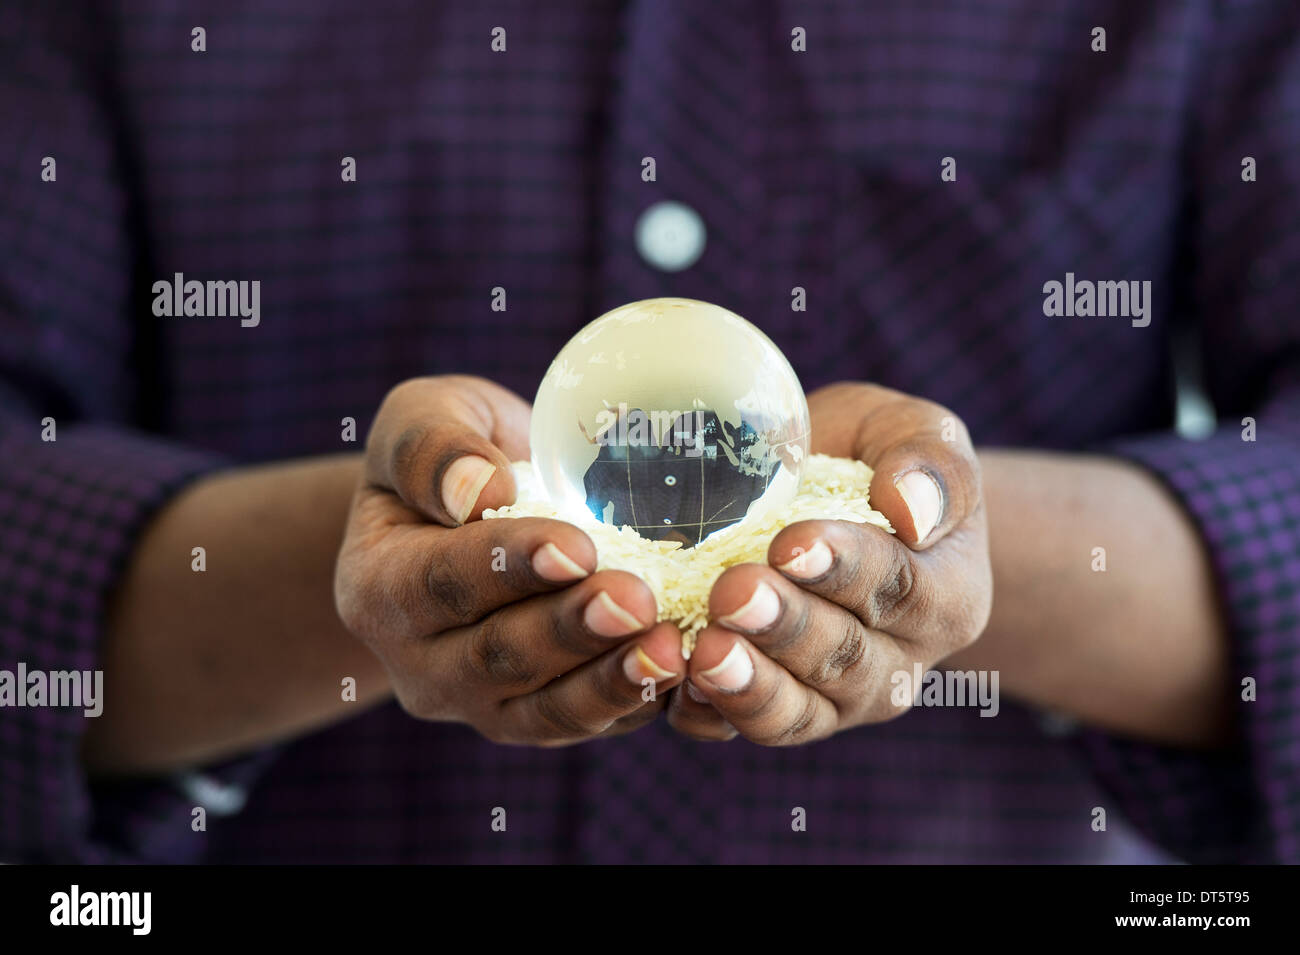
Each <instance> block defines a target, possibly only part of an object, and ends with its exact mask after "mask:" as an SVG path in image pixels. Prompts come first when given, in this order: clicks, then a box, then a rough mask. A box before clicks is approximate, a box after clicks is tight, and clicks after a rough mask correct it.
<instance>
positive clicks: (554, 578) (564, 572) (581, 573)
mask: <svg viewBox="0 0 1300 955" xmlns="http://www.w3.org/2000/svg"><path fill="white" fill-rule="evenodd" d="M533 571H534V572H535V573H536V574H537V576H538V577H541V578H542V579H543V580H549V581H551V582H553V583H567V582H568V581H570V580H581V579H582V578H583V577H586V576H587V572H586V571H585V570H583V568H582V565H581V564H579V563H578V562H577V561H576V560H574V559H573V558H572V557H570V556H569V555H568V554H566V553H565V552H564V551H562V550H560V548H558V547H556V546H555V545H554V544H552V543H550V542H547V543H545V544H543V545H542V546H541V547H539V548H537V551H536V553H534V554H533Z"/></svg>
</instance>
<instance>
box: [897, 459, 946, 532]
mask: <svg viewBox="0 0 1300 955" xmlns="http://www.w3.org/2000/svg"><path fill="white" fill-rule="evenodd" d="M894 487H896V488H898V493H899V494H901V495H902V496H903V503H904V504H906V505H907V510H908V511H909V512H910V513H911V515H912V526H913V527H915V528H916V542H917V543H918V544H919V543H921V541H923V540H925V539H926V537H928V536H929V534H930V531H932V530H934V527H935V525H936V524H938V523H939V518H940V517H942V516H943V492H941V491H940V490H939V485H938V484H936V483H935V481H934V478H932V477H930V475H928V474H926V473H925V472H924V471H908V472H907V473H906V474H904V475H903V476H902V477H901V478H899V479H898V480H897V481H895V482H894Z"/></svg>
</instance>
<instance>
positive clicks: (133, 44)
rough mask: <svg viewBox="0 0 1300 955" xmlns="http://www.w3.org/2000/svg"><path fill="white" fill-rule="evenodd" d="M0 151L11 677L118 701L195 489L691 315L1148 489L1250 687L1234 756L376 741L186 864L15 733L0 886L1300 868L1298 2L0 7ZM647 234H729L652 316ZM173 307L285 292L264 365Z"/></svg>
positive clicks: (316, 747) (386, 711)
mask: <svg viewBox="0 0 1300 955" xmlns="http://www.w3.org/2000/svg"><path fill="white" fill-rule="evenodd" d="M196 26H202V27H204V28H205V29H206V31H207V51H206V52H205V53H196V52H193V51H192V50H191V47H190V37H191V30H192V29H193V28H194V27H196ZM497 26H502V27H504V28H506V30H507V36H508V48H507V51H506V52H504V53H494V52H493V51H492V50H491V48H490V42H491V31H492V29H493V28H494V27H497ZM1095 26H1102V27H1104V28H1105V29H1106V31H1107V43H1108V48H1107V52H1105V53H1104V54H1100V53H1095V52H1093V51H1092V49H1091V48H1090V47H1091V39H1090V38H1091V31H1092V29H1093V27H1095ZM795 27H802V28H803V29H804V30H805V31H806V35H807V43H808V52H806V53H797V52H794V51H793V50H792V49H791V31H792V30H793V29H794V28H795ZM0 116H3V117H4V121H3V127H4V133H5V134H4V135H3V136H2V137H0V173H2V174H0V252H2V253H3V254H0V667H13V666H14V665H15V664H16V662H17V661H25V662H26V664H27V665H28V667H31V668H46V669H66V668H86V667H91V666H93V665H94V662H95V660H96V658H97V651H98V646H99V642H100V639H101V636H102V632H103V625H104V608H105V606H106V604H107V601H108V599H109V596H110V594H111V592H112V588H113V586H114V583H115V580H116V579H117V578H118V577H119V576H120V574H121V571H122V569H123V566H124V563H125V560H126V558H127V556H128V555H129V553H130V551H131V549H132V546H133V543H134V541H135V539H136V537H137V535H138V534H139V533H140V530H141V527H142V525H143V524H144V522H145V521H147V519H148V517H149V516H150V515H151V514H152V513H154V512H155V511H156V510H157V509H158V508H160V507H161V506H162V505H163V504H164V503H165V501H166V500H167V499H168V498H169V497H170V496H171V495H173V494H174V493H176V491H177V489H178V488H180V487H182V486H183V485H184V483H185V482H186V481H188V480H191V479H193V478H194V477H195V476H197V475H200V474H204V473H207V472H209V471H212V470H214V469H218V468H221V467H223V466H226V465H228V464H229V463H231V462H252V461H263V460H271V459H282V458H288V457H292V456H301V455H311V454H317V453H323V452H336V451H339V450H341V449H342V448H341V446H340V443H339V421H340V419H341V418H342V417H344V416H348V415H350V416H353V417H355V418H356V419H357V421H358V424H359V427H360V429H362V430H364V428H365V427H366V425H367V424H368V422H369V420H370V417H371V416H372V414H373V412H374V409H376V408H377V406H378V403H379V401H380V399H381V398H382V396H383V395H384V393H385V392H386V390H387V389H388V388H389V387H391V386H392V385H393V384H395V383H396V382H398V381H400V380H402V379H403V378H407V377H411V376H415V375H426V374H436V373H444V372H468V373H476V374H481V375H485V376H488V377H491V378H493V379H495V380H498V381H500V382H502V383H503V384H505V385H507V386H509V387H511V388H513V389H515V390H517V391H519V392H520V393H521V394H524V395H525V396H531V394H532V392H533V389H535V387H536V385H537V383H538V382H539V381H540V379H541V376H542V374H543V372H544V371H545V369H546V364H547V362H548V361H549V359H550V358H551V356H552V355H554V354H555V352H556V351H557V350H558V349H559V348H560V346H561V345H563V344H564V342H565V341H566V340H567V339H568V338H569V336H570V335H571V334H572V333H573V332H574V331H576V330H577V329H578V328H580V327H581V326H582V325H583V324H585V323H586V322H588V321H590V320H591V319H592V318H594V317H595V316H596V315H598V314H600V313H601V312H603V311H605V310H606V309H608V308H611V307H613V306H615V305H618V304H621V303H624V302H627V301H631V300H635V299H640V298H647V297H653V296H660V295H675V296H686V297H691V298H698V299H704V300H708V301H713V302H716V303H718V304H720V305H723V306H724V307H727V308H729V309H731V310H733V311H736V312H738V313H740V314H742V315H744V316H746V317H747V318H749V319H750V320H751V321H753V322H755V323H756V324H757V325H759V326H760V327H761V328H763V330H764V331H766V332H767V333H768V334H769V335H770V336H771V337H772V338H773V339H774V340H775V341H776V342H777V344H778V345H780V346H781V347H782V349H783V350H784V351H785V352H786V354H787V355H788V356H789V358H790V360H791V363H792V364H793V366H794V367H795V369H796V371H797V372H798V373H799V375H800V377H801V379H802V380H803V382H804V385H805V387H807V388H808V389H810V390H811V389H812V388H815V387H817V386H819V385H822V384H825V383H828V382H830V381H834V380H839V379H865V380H872V381H877V382H880V383H883V384H886V385H889V386H891V387H895V388H899V389H902V390H905V391H909V392H914V393H919V394H922V395H924V396H926V397H929V398H933V399H934V400H936V401H939V402H942V403H944V404H946V405H948V406H949V407H951V408H953V409H954V410H955V411H957V412H958V413H959V414H960V415H961V416H962V417H963V418H964V420H965V421H966V422H967V423H968V425H969V426H970V429H971V431H972V433H973V434H974V435H975V437H976V439H977V441H979V442H981V443H985V444H1002V445H1018V446H1028V447H1039V448H1054V449H1093V450H1096V449H1103V450H1108V451H1110V452H1112V453H1117V454H1122V455H1125V456H1128V457H1131V458H1132V459H1134V460H1136V461H1138V462H1141V463H1142V464H1143V465H1145V466H1147V467H1149V468H1151V469H1152V470H1153V471H1155V472H1156V473H1157V474H1159V475H1160V476H1161V478H1162V479H1163V480H1164V481H1166V482H1167V483H1168V485H1169V486H1170V487H1171V488H1172V489H1173V490H1174V491H1175V492H1176V493H1177V495H1178V496H1179V498H1180V500H1181V501H1182V503H1183V504H1184V506H1185V507H1186V508H1187V510H1188V511H1189V512H1190V513H1191V514H1192V515H1193V516H1194V518H1195V519H1196V521H1197V522H1198V524H1199V526H1200V528H1201V529H1202V532H1203V535H1204V538H1205V540H1206V541H1207V543H1208V545H1209V547H1210V549H1211V551H1212V555H1213V561H1214V567H1215V570H1216V573H1217V579H1218V583H1219V585H1220V588H1221V594H1222V601H1223V605H1224V608H1225V613H1226V615H1227V618H1228V620H1229V622H1230V628H1231V634H1232V640H1233V647H1234V655H1235V663H1236V667H1237V669H1238V675H1239V676H1240V677H1245V676H1250V677H1253V678H1254V679H1255V680H1256V681H1257V686H1258V698H1257V700H1256V701H1255V702H1254V703H1249V704H1244V703H1243V704H1242V706H1241V708H1240V713H1239V715H1240V718H1241V722H1242V735H1241V740H1240V742H1239V744H1238V745H1237V746H1236V747H1235V748H1234V749H1232V750H1231V751H1229V752H1225V753H1222V754H1218V755H1211V756H1206V755H1198V754H1190V753H1184V752H1178V751H1174V750H1170V749H1164V748H1161V747H1156V746H1151V745H1147V744H1142V743H1138V742H1134V741H1131V740H1124V739H1118V738H1114V737H1111V736H1107V735H1105V734H1102V733H1099V732H1097V731H1094V730H1083V731H1079V732H1076V733H1073V734H1070V733H1066V734H1062V733H1061V732H1059V731H1057V730H1053V729H1052V727H1053V726H1054V725H1055V724H1044V722H1043V721H1042V719H1041V718H1040V717H1041V715H1040V714H1036V713H1033V712H1030V711H1029V710H1027V709H1023V708H1019V707H1016V706H1013V705H1010V704H1007V703H1005V702H1004V704H1003V710H1002V713H1001V715H1000V716H999V718H997V719H981V718H979V716H978V714H977V712H976V711H974V710H954V709H929V710H923V709H917V710H915V711H913V712H911V713H909V714H908V715H906V716H905V717H903V718H901V719H899V720H896V721H894V722H892V723H889V724H886V725H882V726H877V727H870V728H864V729H860V730H856V731H853V732H848V733H843V734H841V735H839V736H837V737H835V738H833V739H831V740H828V741H826V742H823V743H819V744H816V745H813V746H809V747H805V748H799V749H793V750H765V749H761V748H758V747H754V746H751V745H749V744H746V743H744V742H739V741H738V742H733V743H729V744H726V745H707V744H700V743H695V742H692V741H690V740H687V739H684V738H682V737H680V736H677V735H676V734H674V733H672V732H671V731H670V730H668V729H667V727H666V726H665V725H664V724H663V723H662V721H661V722H659V723H657V724H656V725H654V726H652V727H650V728H648V729H645V730H642V731H640V732H638V733H635V734H632V735H631V736H629V737H625V738H620V739H616V740H610V741H602V742H599V743H593V744H588V745H584V746H580V747H576V748H572V749H566V750H561V751H538V750H529V749H521V748H506V747H499V746H495V745H492V744H490V743H487V742H485V741H483V740H481V739H479V738H478V737H477V736H476V735H475V734H474V733H473V732H472V731H470V730H468V729H465V728H463V727H458V726H444V725H432V724H422V723H419V722H416V721H414V720H412V719H410V718H408V717H406V716H405V715H404V714H403V713H402V712H401V711H400V710H399V709H398V708H397V707H396V706H391V705H390V706H386V707H382V708H380V709H377V710H375V711H372V712H370V713H368V714H367V715H364V716H362V717H360V718H357V719H353V720H350V721H348V722H346V723H343V724H341V725H338V726H335V727H332V728H330V729H327V730H324V731H321V732H319V733H315V734H313V735H311V736H309V737H307V738H304V739H300V740H298V741H296V742H293V743H291V744H288V745H286V746H284V747H282V748H280V749H277V750H271V751H266V752H262V753H255V754H250V755H249V757H248V758H247V759H244V760H240V761H238V762H236V763H232V764H230V765H227V766H219V767H211V768H210V770H209V775H210V776H211V780H212V781H213V782H214V783H217V784H224V785H236V784H241V785H247V786H249V787H250V788H249V790H248V800H247V805H246V806H245V807H244V809H243V811H242V812H239V813H237V814H234V815H230V816H227V817H225V818H221V819H220V820H214V821H213V822H212V823H211V824H210V825H209V831H208V832H206V833H201V834H200V833H194V832H192V831H191V829H190V826H189V818H190V817H189V813H190V807H191V805H193V802H192V800H191V798H190V797H187V796H185V795H183V794H182V790H181V787H179V786H177V785H176V783H175V781H173V780H148V781H133V782H123V783H117V784H112V785H109V784H92V783H90V782H89V781H88V780H87V779H86V778H85V777H84V775H83V774H82V773H81V771H80V769H79V767H78V758H77V748H78V744H79V738H80V733H81V731H82V729H83V727H84V720H83V719H82V717H81V716H80V714H79V712H77V711H63V710H55V709H21V710H18V709H6V710H0V858H4V859H9V860H20V859H25V860H84V861H122V860H164V861H204V860H206V861H222V862H232V861H259V862H289V861H302V862H324V861H346V862H436V861H469V862H492V861H521V862H553V861H600V862H610V861H628V862H691V861H717V862H780V861H821V862H849V861H866V862H1142V861H1153V860H1160V859H1166V858H1170V857H1173V858H1180V859H1188V860H1197V861H1200V860H1279V859H1280V860H1288V861H1292V862H1295V861H1300V637H1298V633H1300V622H1298V621H1300V278H1298V276H1300V7H1298V6H1297V5H1296V4H1295V3H1294V2H1292V0H1239V2H1215V0H1148V2H1143V3H1133V2H1130V0H1088V2H1084V0H1003V2H997V0H944V2H939V0H881V2H874V3H855V2H847V0H836V2H825V3H815V4H814V3H795V2H780V0H759V2H743V3H742V2H740V0H720V2H715V3H709V4H701V3H692V2H687V0H660V2H628V3H616V2H595V0H592V2H577V0H556V2H551V3H545V4H539V3H535V2H529V0H513V2H506V0H476V2H472V3H469V2H467V3H454V4H452V3H442V4H430V3H426V2H421V0H371V2H369V3H366V4H364V5H362V6H360V7H359V6H358V5H357V4H354V3H346V2H341V0H311V2H308V0H268V2H264V3H256V4H251V3H247V4H233V3H230V2H228V0H223V2H217V0H196V2H192V3H187V4H173V3H169V2H163V0H121V2H89V0H83V2H73V0H66V2H60V3H45V2H36V0H30V2H14V3H8V4H5V5H4V6H3V7H0ZM46 156H51V157H55V158H56V159H57V163H58V167H57V168H58V179H57V182H56V183H47V182H42V181H41V179H40V176H39V172H40V169H41V163H42V159H43V157H46ZM345 156H351V157H354V158H355V160H356V163H357V169H358V179H357V181H356V182H353V183H344V182H342V181H341V180H340V162H341V160H342V158H343V157H345ZM646 156H652V157H655V159H656V163H657V179H656V181H655V182H644V181H642V178H641V175H640V172H641V160H642V158H643V157H646ZM945 156H951V157H954V158H955V159H956V161H957V163H958V179H957V181H956V182H951V183H944V182H941V181H940V176H939V172H940V162H941V159H942V158H943V157H945ZM1247 156H1249V157H1253V158H1254V159H1255V160H1256V162H1257V164H1258V170H1259V172H1258V181H1255V182H1250V183H1246V182H1243V181H1242V177H1241V169H1242V165H1241V164H1242V159H1243V157H1247ZM666 199H674V200H678V201H680V202H683V203H686V204H688V205H689V206H691V207H692V208H693V209H695V210H696V211H697V212H698V213H699V215H700V216H701V218H702V219H703V221H704V223H705V226H706V228H707V246H706V248H705V251H704V253H703V256H702V257H701V258H700V260H699V261H698V263H696V264H695V265H693V266H692V267H690V268H688V269H685V270H684V271H681V272H677V273H672V274H668V273H664V272H662V271H660V270H658V269H656V268H654V267H652V266H651V265H649V264H648V263H647V262H646V261H644V260H643V259H642V258H641V257H640V256H639V255H638V252H637V249H636V246H635V244H634V242H633V233H634V226H635V223H636V220H637V218H638V217H639V216H640V215H641V213H642V212H643V211H644V210H645V209H646V208H647V207H648V206H650V205H651V204H653V203H655V202H658V201H661V200H666ZM1067 272H1073V273H1075V274H1076V275H1078V276H1079V277H1080V278H1083V279H1139V280H1142V279H1150V280H1151V281H1152V282H1153V301H1154V303H1155V310H1154V314H1153V317H1152V321H1151V324H1150V326H1149V327H1146V328H1142V329H1136V328H1132V327H1131V326H1130V324H1129V322H1128V321H1125V320H1123V319H1114V318H1111V319H1099V318H1048V317H1046V316H1045V315H1044V314H1043V308H1042V304H1043V284H1044V282H1046V281H1049V280H1053V279H1055V280H1061V279H1062V278H1063V277H1064V275H1065V273H1067ZM175 273H183V274H184V275H185V276H186V277H188V278H197V279H200V280H206V279H246V280H254V279H256V280H259V281H260V282H261V283H262V285H261V289H262V299H261V308H262V320H261V323H260V325H259V326H258V327H256V328H241V327H240V323H239V321H238V320H237V319H229V318H158V317H155V316H154V315H153V314H152V311H151V309H150V301H151V295H150V291H149V289H150V285H151V283H152V282H153V281H155V280H157V279H170V278H171V277H172V276H173V275H174V274H175ZM497 286H501V287H504V288H505V289H507V290H508V296H509V298H508V302H509V304H508V308H507V310H506V311H504V312H498V311H493V310H492V309H491V307H490V301H491V290H492V289H493V288H494V287H497ZM794 286H801V287H803V288H804V289H806V293H807V302H808V309H807V311H806V312H795V311H792V310H791V308H790V297H791V289H792V288H793V287H794ZM1189 336H1190V338H1192V339H1194V340H1196V341H1198V342H1200V344H1201V347H1202V353H1203V355H1204V356H1205V359H1206V361H1205V364H1206V368H1207V373H1206V374H1207V386H1208V390H1209V393H1210V395H1211V396H1212V398H1213V400H1214V402H1215V405H1216V408H1217V410H1218V413H1219V420H1220V422H1221V429H1220V430H1219V431H1218V432H1217V433H1216V434H1215V435H1213V436H1212V437H1211V438H1210V439H1208V440H1206V441H1203V442H1197V443H1192V442H1188V441H1185V440H1183V439H1181V438H1179V437H1178V436H1176V435H1175V434H1174V433H1173V431H1172V429H1171V424H1172V420H1173V388H1172V384H1173V370H1172V369H1173V363H1172V360H1171V353H1172V345H1173V343H1174V342H1176V341H1180V340H1183V339H1184V338H1187V337H1189ZM47 415H48V416H53V417H55V418H56V419H57V420H58V423H59V425H58V426H59V432H58V440H57V442H55V443H47V442H41V441H40V440H39V432H40V421H41V419H42V418H43V417H44V416H47ZM1248 415H1249V416H1252V417H1254V418H1255V419H1256V421H1257V427H1258V440H1257V441H1255V442H1254V443H1248V442H1243V441H1242V440H1241V438H1240V430H1241V423H1240V422H1241V419H1242V418H1243V417H1244V416H1248ZM1142 636H1143V635H1142V634H1140V633H1134V634H1133V635H1132V638H1133V639H1134V640H1141V639H1142ZM496 806H502V807H506V808H507V809H508V812H509V828H508V831H507V832H506V833H497V832H492V831H491V829H490V826H489V821H490V814H491V811H492V808H493V807H496ZM796 806H801V807H804V808H805V809H806V810H807V817H808V820H809V822H808V831H807V832H804V833H793V832H791V826H790V819H791V810H792V808H793V807H796ZM1095 806H1104V807H1109V810H1110V812H1109V815H1110V825H1109V828H1108V830H1107V831H1106V832H1105V833H1097V832H1094V831H1092V829H1091V826H1090V822H1091V811H1092V808H1093V807H1095Z"/></svg>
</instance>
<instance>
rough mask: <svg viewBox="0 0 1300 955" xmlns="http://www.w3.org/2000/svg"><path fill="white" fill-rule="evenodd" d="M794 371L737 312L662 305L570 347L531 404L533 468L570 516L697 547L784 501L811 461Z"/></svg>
mask: <svg viewBox="0 0 1300 955" xmlns="http://www.w3.org/2000/svg"><path fill="white" fill-rule="evenodd" d="M808 433H809V424H808V403H807V401H806V400H805V399H804V393H803V388H802V387H800V385H799V379H798V378H797V377H796V376H795V373H794V369H792V368H791V367H790V363H789V362H788V361H786V358H785V356H784V355H783V354H781V350H780V349H779V348H777V347H776V345H774V344H773V343H772V340H771V339H769V338H768V337H767V336H766V335H764V334H763V333H762V332H760V331H759V330H758V329H757V328H755V327H754V326H753V325H751V324H750V323H749V322H747V321H745V320H744V319H743V318H741V317H740V316H739V315H736V314H735V313H734V312H729V311H727V310H726V309H724V308H719V307H718V306H717V305H710V304H708V303H707V302H697V301H694V300H692V299H684V298H655V299H647V300H645V301H642V302H633V303H631V304H629V305H624V306H621V307H620V308H616V309H614V310H613V311H612V312H606V313H605V314H604V315H602V316H601V317H600V318H598V319H596V320H595V321H594V322H592V323H591V324H590V325H588V326H587V327H586V328H584V329H582V331H580V332H578V334H576V335H575V336H573V338H572V339H571V340H570V341H569V343H568V344H567V345H565V346H564V348H563V349H561V351H560V353H559V354H558V355H557V356H556V357H555V360H554V361H553V362H551V366H550V368H549V370H548V371H547V372H546V376H545V377H544V378H543V379H542V384H541V387H540V388H538V390H537V399H536V401H534V403H533V417H532V426H531V431H530V443H531V445H532V458H533V468H534V470H535V471H536V474H537V478H538V480H539V481H540V483H541V486H542V488H543V489H544V490H545V492H546V494H547V496H548V497H549V498H550V500H551V501H552V503H554V504H555V506H556V508H557V509H558V510H559V511H560V512H561V513H562V514H572V515H574V516H575V517H576V516H577V515H579V514H582V513H583V512H586V513H588V514H590V515H592V516H594V517H595V518H596V519H598V520H601V521H604V522H605V523H606V524H612V525H614V526H618V527H621V526H630V527H632V528H634V529H635V530H636V531H637V533H639V534H640V535H641V536H642V537H646V538H649V539H652V540H677V541H680V542H681V543H682V544H683V545H685V546H687V547H693V546H694V545H696V544H698V543H699V542H700V541H702V540H703V539H704V538H706V537H708V536H709V535H710V534H712V533H714V532H716V531H719V530H722V529H723V528H724V527H729V526H731V525H733V524H736V523H738V522H740V521H742V520H745V519H746V518H753V517H755V516H757V515H760V514H767V513H770V512H772V511H774V510H779V509H780V508H782V507H784V506H785V505H787V504H788V503H789V502H790V500H791V499H792V498H793V497H794V495H795V492H796V491H798V489H799V472H800V469H801V467H802V465H803V462H804V460H805V459H806V457H807V454H808Z"/></svg>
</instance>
